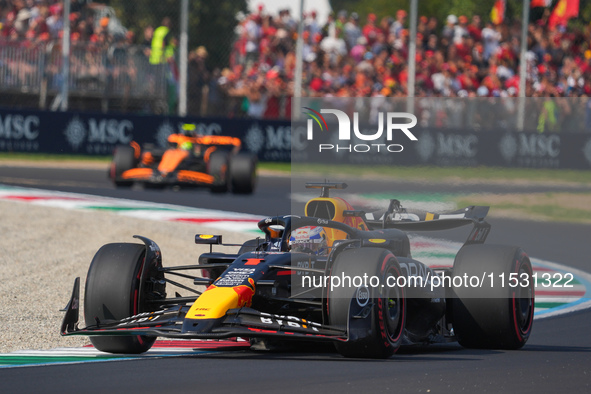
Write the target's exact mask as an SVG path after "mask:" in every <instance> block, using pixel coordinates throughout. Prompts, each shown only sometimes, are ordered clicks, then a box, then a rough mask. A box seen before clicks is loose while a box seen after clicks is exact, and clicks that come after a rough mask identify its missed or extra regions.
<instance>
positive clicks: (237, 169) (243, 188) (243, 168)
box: [230, 153, 257, 194]
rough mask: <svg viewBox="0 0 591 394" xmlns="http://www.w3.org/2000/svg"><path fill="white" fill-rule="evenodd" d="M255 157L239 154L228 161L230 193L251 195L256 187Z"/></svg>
mask: <svg viewBox="0 0 591 394" xmlns="http://www.w3.org/2000/svg"><path fill="white" fill-rule="evenodd" d="M256 162H257V160H256V157H255V156H253V155H250V154H248V153H239V154H237V155H236V156H233V157H232V159H231V161H230V180H231V183H232V193H236V194H252V192H253V191H254V188H255V185H256V176H257V175H256Z"/></svg>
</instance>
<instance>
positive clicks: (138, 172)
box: [109, 134, 256, 194]
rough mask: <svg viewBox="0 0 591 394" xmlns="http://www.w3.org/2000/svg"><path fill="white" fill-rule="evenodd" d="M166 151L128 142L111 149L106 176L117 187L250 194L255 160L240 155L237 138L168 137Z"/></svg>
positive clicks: (253, 182)
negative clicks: (191, 188)
mask: <svg viewBox="0 0 591 394" xmlns="http://www.w3.org/2000/svg"><path fill="white" fill-rule="evenodd" d="M168 143H169V145H170V146H169V148H168V149H156V148H153V147H149V146H147V147H144V149H142V148H141V147H140V146H139V144H137V143H136V142H132V143H131V144H130V145H122V146H118V147H116V148H115V151H114V154H113V161H112V162H111V167H110V170H109V177H110V178H111V180H112V181H113V182H114V183H115V185H116V186H117V187H129V186H131V185H133V184H134V183H140V184H143V185H144V186H147V187H154V188H158V187H166V186H205V187H209V188H210V190H211V191H212V192H214V193H225V192H227V191H228V190H231V191H232V192H233V193H238V194H250V193H252V192H253V191H254V188H255V184H256V157H255V156H253V155H251V154H248V153H245V152H240V147H241V142H240V139H239V138H235V137H226V136H200V135H194V136H191V135H184V134H171V135H170V136H169V137H168Z"/></svg>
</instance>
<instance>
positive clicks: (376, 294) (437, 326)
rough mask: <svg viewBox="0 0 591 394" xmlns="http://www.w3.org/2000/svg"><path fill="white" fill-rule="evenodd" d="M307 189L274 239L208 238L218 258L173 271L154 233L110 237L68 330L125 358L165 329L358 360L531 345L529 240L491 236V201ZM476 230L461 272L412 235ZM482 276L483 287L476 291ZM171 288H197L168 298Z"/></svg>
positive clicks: (176, 334) (264, 224)
mask: <svg viewBox="0 0 591 394" xmlns="http://www.w3.org/2000/svg"><path fill="white" fill-rule="evenodd" d="M307 186H308V187H312V188H320V189H321V190H322V193H321V196H320V197H318V198H313V199H312V200H310V201H309V202H308V203H307V204H306V208H305V216H293V215H286V216H275V217H269V218H266V219H263V220H261V221H260V222H259V224H258V225H259V228H260V229H261V230H262V231H263V233H264V238H257V239H253V240H250V241H247V242H246V243H244V244H242V245H226V246H234V247H236V246H239V247H240V249H239V250H238V252H237V253H220V252H214V251H212V248H213V246H214V245H222V237H221V236H220V235H203V234H201V235H199V234H198V235H197V236H196V237H195V242H196V243H197V244H205V245H209V247H210V252H208V253H204V254H202V255H201V256H200V257H199V261H198V263H197V264H192V263H190V262H189V263H188V264H186V265H179V266H163V265H162V255H161V252H160V249H159V247H158V246H157V245H156V244H155V243H154V242H153V241H151V240H149V239H147V238H144V237H140V236H136V238H138V239H140V240H141V241H142V243H113V244H107V245H104V246H103V247H102V248H101V249H100V250H99V251H98V252H97V254H96V255H95V257H94V259H93V261H92V263H91V265H90V269H89V271H88V275H87V279H86V287H85V298H84V320H85V324H86V327H85V328H79V327H78V319H79V310H80V279H79V278H77V279H76V281H75V285H74V290H73V294H72V297H71V299H70V302H69V304H68V306H67V307H66V315H65V318H64V321H63V324H62V327H61V334H62V335H88V336H90V339H91V342H92V343H93V345H94V346H95V347H96V348H97V349H99V350H102V351H105V352H111V353H141V352H145V351H147V350H148V349H150V347H151V346H152V344H153V343H154V341H155V340H156V338H157V337H167V338H185V339H221V338H229V337H242V338H250V340H251V343H254V344H256V345H261V344H263V346H264V344H265V343H274V344H276V343H285V342H287V341H306V342H309V341H321V342H332V343H334V345H335V346H336V350H337V351H338V352H340V353H341V354H342V355H344V356H347V357H367V358H384V357H389V356H391V355H392V354H393V353H394V352H395V351H396V350H397V349H398V348H399V347H400V346H401V345H413V344H421V345H423V344H429V343H439V342H448V341H454V340H457V341H459V343H460V344H461V345H462V346H465V347H469V348H486V349H517V348H520V347H522V346H523V345H524V344H525V343H526V341H527V339H528V337H529V335H530V332H531V329H532V322H533V312H534V295H533V294H534V292H533V283H532V281H531V275H532V266H531V263H530V261H529V258H528V256H527V255H526V254H525V253H524V251H523V250H522V249H520V248H519V247H515V246H502V245H486V244H484V241H485V239H486V237H487V235H488V232H489V230H490V225H489V224H488V223H487V222H486V221H485V220H484V217H485V215H486V214H487V212H488V207H480V206H471V207H467V208H464V209H461V210H458V211H454V212H448V213H441V214H436V213H429V212H422V213H421V212H408V211H407V210H405V209H404V208H402V207H401V206H400V203H399V202H398V201H397V200H391V201H390V204H389V208H388V209H387V210H386V211H384V212H373V213H365V212H362V211H357V210H354V209H353V207H352V206H351V205H349V204H348V203H347V202H346V201H345V200H344V199H342V198H339V197H330V196H329V192H330V189H333V188H336V189H342V188H344V187H346V185H345V184H336V183H334V184H332V183H321V184H308V185H307ZM466 224H469V225H472V230H471V232H470V235H469V237H468V240H467V241H466V242H465V244H464V246H463V247H462V248H461V250H460V251H459V253H458V254H457V256H456V257H455V261H454V265H453V267H452V268H440V269H437V268H430V267H428V266H427V265H425V264H423V263H422V262H420V261H418V260H416V259H414V258H413V257H412V253H411V250H410V242H409V237H408V235H407V233H406V232H407V231H412V232H414V231H423V230H443V229H451V228H455V227H458V226H462V225H466ZM199 271H201V272H202V273H203V275H201V276H198V275H195V273H197V272H199ZM476 277H477V278H479V279H482V282H481V283H480V284H478V286H473V285H476V284H475V283H472V278H476ZM175 278H185V280H190V281H191V282H192V284H193V285H194V286H187V285H184V284H181V283H179V282H178V279H176V280H175ZM347 278H349V280H347ZM364 278H365V279H364ZM411 278H414V284H411V282H412V281H411ZM446 278H449V279H448V280H446ZM458 278H459V279H460V281H457V280H456V279H458ZM462 278H464V279H467V278H470V283H468V280H466V281H465V282H462ZM501 278H504V280H505V282H503V283H501V281H500V280H501ZM509 278H512V279H513V282H511V284H512V285H509V283H507V281H508V279H509ZM452 279H453V280H452ZM167 284H173V285H176V286H178V287H180V288H181V289H183V290H184V291H185V292H186V294H185V295H181V294H179V293H178V292H177V293H175V294H174V295H172V296H170V295H167V292H166V285H167ZM198 286H205V288H206V289H205V291H202V290H200V289H201V287H198Z"/></svg>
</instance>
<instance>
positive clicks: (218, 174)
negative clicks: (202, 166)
mask: <svg viewBox="0 0 591 394" xmlns="http://www.w3.org/2000/svg"><path fill="white" fill-rule="evenodd" d="M229 168H230V157H229V155H228V153H227V152H222V151H216V152H213V153H212V154H211V156H210V158H209V162H208V163H207V172H208V173H209V175H211V176H213V177H214V178H215V180H214V183H213V185H211V191H212V193H226V192H227V191H228V185H229Z"/></svg>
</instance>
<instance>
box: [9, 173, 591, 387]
mask: <svg viewBox="0 0 591 394" xmlns="http://www.w3.org/2000/svg"><path fill="white" fill-rule="evenodd" d="M367 182H372V181H367ZM0 183H4V184H12V185H20V186H26V187H38V188H44V189H51V190H61V191H68V192H77V193H87V194H96V195H101V196H110V197H118V198H129V199H138V200H146V201H153V202H166V203H172V204H178V205H186V206H193V207H203V208H215V209H224V210H231V211H237V212H245V213H253V214H257V215H262V216H266V215H276V214H282V213H285V212H289V210H290V200H289V197H290V187H291V182H290V180H289V179H288V178H281V177H261V178H260V179H259V185H258V189H257V192H256V193H255V194H254V195H253V196H248V197H242V196H233V195H226V196H221V197H220V196H212V195H211V194H210V193H209V192H207V191H204V190H188V191H185V190H181V191H179V192H174V191H170V190H165V191H154V190H147V191H141V190H135V189H132V190H116V189H114V188H113V186H112V185H111V184H110V182H108V180H107V178H106V169H105V170H73V169H72V170H65V169H49V168H44V169H38V168H37V169H32V168H23V167H14V168H11V167H0ZM352 186H353V185H352ZM358 187H361V186H358ZM383 188H384V190H386V189H389V190H408V189H409V188H416V189H417V190H419V189H420V190H421V191H422V192H429V191H431V192H441V191H442V189H445V191H449V192H452V191H454V190H453V189H454V187H453V186H451V185H446V186H444V187H442V186H439V185H413V184H407V183H400V184H398V183H397V184H389V185H384V186H383ZM507 188H511V191H512V192H515V186H508V185H507V186H490V185H489V186H486V185H479V186H466V185H464V186H462V187H461V190H455V191H466V192H467V191H469V192H478V191H485V190H486V191H489V190H490V191H501V192H502V191H505V190H506V189H507ZM527 188H528V187H527V186H524V187H523V190H524V191H526V189H527ZM351 189H352V190H353V191H355V187H352V188H351ZM544 190H545V191H547V188H546V189H544ZM528 191H533V190H528ZM490 222H491V224H492V232H491V234H490V236H489V238H488V240H487V243H503V244H519V245H520V246H522V247H523V248H524V249H525V250H526V251H527V252H528V253H529V254H530V255H531V256H535V257H538V258H542V259H545V260H550V261H556V262H560V263H561V264H565V265H568V266H570V267H574V268H578V269H580V270H583V271H585V272H591V259H590V258H589V255H590V254H591V253H590V252H591V245H590V242H589V241H590V239H591V226H589V225H573V224H551V223H539V222H529V221H518V220H505V219H490ZM432 235H435V236H438V237H447V238H448V239H451V240H453V241H463V240H464V238H465V236H466V231H465V230H454V231H453V232H445V233H432ZM590 329H591V310H586V311H582V312H576V313H572V314H567V315H563V316H560V317H557V318H547V319H542V320H537V321H536V322H535V324H534V329H533V332H532V335H531V337H530V339H529V341H528V343H527V345H526V346H525V347H524V348H523V349H521V350H518V351H482V350H467V349H463V348H461V347H460V346H459V345H455V344H450V345H439V346H430V347H426V348H413V349H403V350H401V351H400V352H399V353H398V354H396V355H395V356H394V357H392V358H390V359H388V360H378V361H376V360H351V359H344V358H342V357H341V356H339V355H338V354H336V353H334V352H331V351H330V349H318V348H301V347H300V348H298V349H285V350H284V351H282V352H273V353H267V352H252V351H244V350H239V351H225V352H220V353H205V354H197V355H194V356H182V357H166V358H156V359H142V360H130V361H107V362H94V363H83V364H69V365H48V366H31V367H21V368H1V369H0V391H2V392H6V393H8V392H44V393H51V392H64V391H65V392H71V391H74V390H76V391H82V392H89V393H93V392H145V393H150V392H160V393H162V392H171V391H174V392H189V391H190V392H196V391H209V390H216V391H221V392H230V391H238V392H246V391H253V392H271V391H272V392H321V391H322V392H325V391H330V392H337V391H346V392H358V393H359V392H383V391H386V390H390V391H404V392H422V393H425V392H431V393H437V392H458V391H465V392H474V391H477V392H483V391H486V392H517V391H520V392H591V335H590V334H589V333H590ZM56 331H57V327H56Z"/></svg>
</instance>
